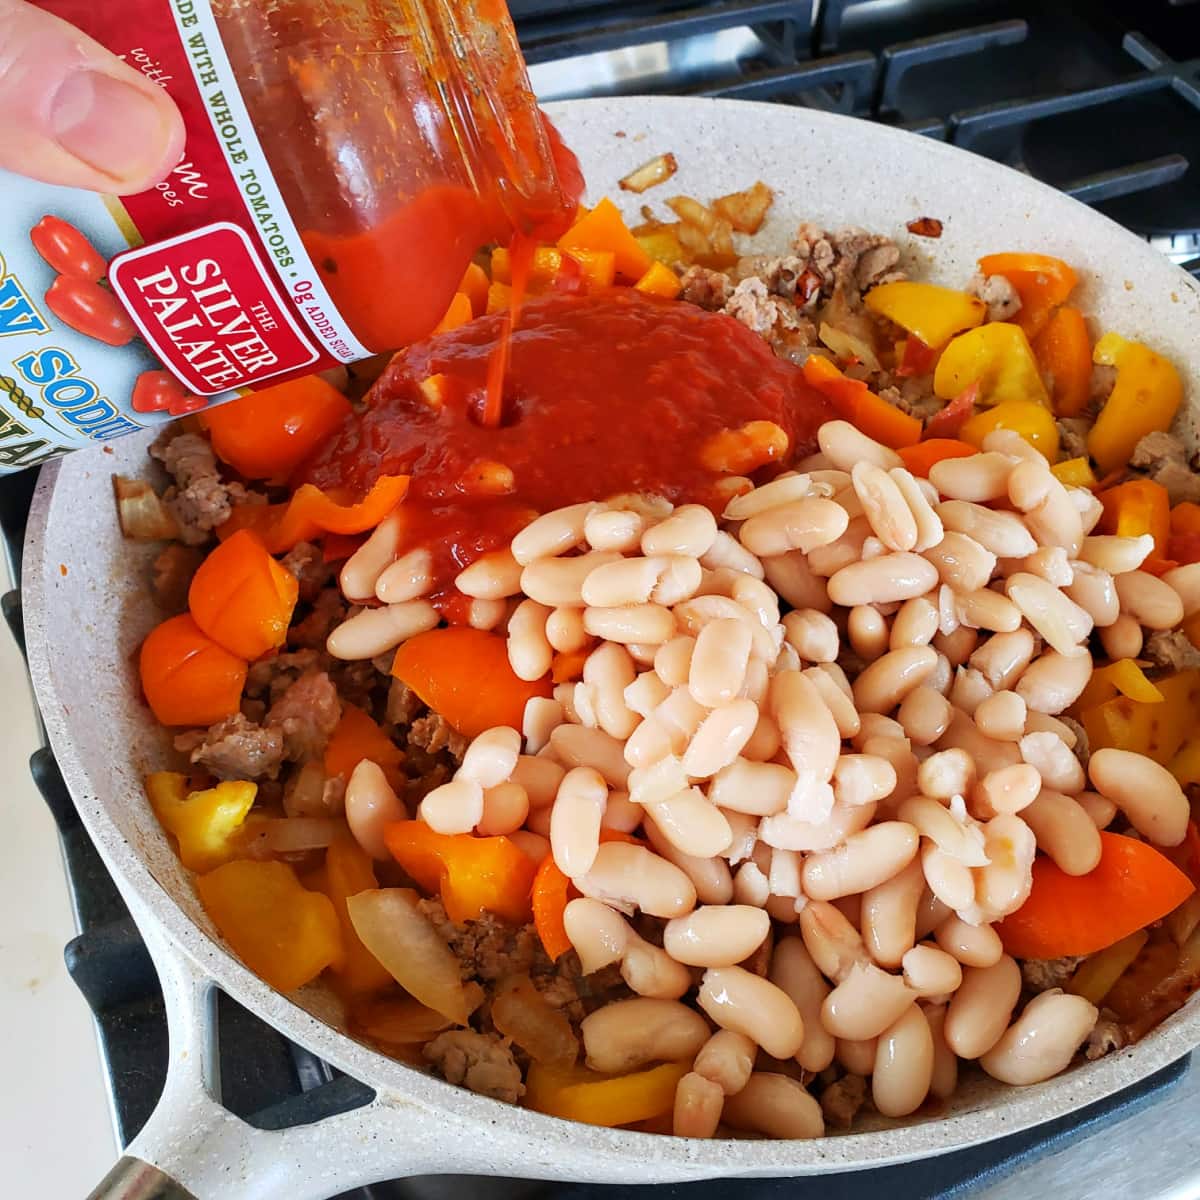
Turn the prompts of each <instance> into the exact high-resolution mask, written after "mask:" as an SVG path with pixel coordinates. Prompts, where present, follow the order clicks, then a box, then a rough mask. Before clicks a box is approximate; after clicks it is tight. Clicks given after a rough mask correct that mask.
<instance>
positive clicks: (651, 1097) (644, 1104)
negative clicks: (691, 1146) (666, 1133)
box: [525, 1060, 692, 1127]
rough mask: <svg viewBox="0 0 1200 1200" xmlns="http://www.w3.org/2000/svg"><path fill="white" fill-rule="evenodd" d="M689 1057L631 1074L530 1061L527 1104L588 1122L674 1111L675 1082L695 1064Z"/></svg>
mask: <svg viewBox="0 0 1200 1200" xmlns="http://www.w3.org/2000/svg"><path fill="white" fill-rule="evenodd" d="M691 1067H692V1064H691V1062H690V1060H689V1061H687V1062H669V1063H662V1064H660V1065H659V1066H657V1067H647V1068H646V1069H645V1070H642V1071H634V1072H633V1073H632V1074H629V1075H601V1074H599V1073H598V1072H596V1071H589V1070H588V1069H587V1068H586V1067H568V1068H563V1067H549V1066H544V1065H543V1064H542V1063H537V1062H535V1063H531V1064H530V1067H529V1071H528V1073H527V1075H526V1079H525V1107H526V1108H532V1109H533V1110H534V1111H535V1112H540V1113H546V1114H548V1115H549V1116H552V1117H561V1118H562V1119H563V1120H564V1121H579V1122H582V1123H583V1124H585V1125H607V1126H610V1127H611V1126H615V1125H632V1124H633V1123H634V1122H636V1121H649V1120H651V1119H652V1118H654V1117H661V1116H663V1115H664V1114H665V1113H669V1112H670V1111H671V1109H672V1108H673V1107H674V1104H675V1088H676V1085H677V1084H678V1083H679V1081H680V1080H681V1079H682V1078H683V1077H684V1076H685V1075H686V1074H687V1073H688V1071H690V1070H691Z"/></svg>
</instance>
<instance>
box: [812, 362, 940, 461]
mask: <svg viewBox="0 0 1200 1200" xmlns="http://www.w3.org/2000/svg"><path fill="white" fill-rule="evenodd" d="M804 382H805V383H807V384H808V385H809V387H811V388H815V389H816V390H817V391H818V392H820V393H821V394H822V395H824V396H826V397H827V398H828V399H829V400H830V402H831V403H832V405H833V408H834V410H835V411H836V412H837V414H838V416H839V417H841V418H842V419H843V420H846V421H849V422H850V423H851V424H852V425H854V426H855V427H856V428H857V429H859V430H861V431H862V432H863V433H865V434H866V435H867V437H869V438H874V439H875V440H876V441H877V442H882V443H883V445H885V446H891V447H892V449H893V450H895V449H898V448H899V447H900V446H913V445H915V444H916V443H917V442H919V441H920V440H921V422H920V421H918V420H917V419H916V417H912V416H909V414H908V413H906V412H901V411H900V409H898V408H895V407H894V406H893V405H891V404H889V403H888V402H887V401H886V400H881V399H880V398H879V397H878V396H876V395H875V393H874V392H872V391H871V390H870V388H868V387H867V385H866V384H865V383H863V382H862V381H861V380H859V379H848V378H847V377H846V376H845V375H843V374H842V372H841V371H839V370H838V368H837V367H836V366H835V365H834V364H833V363H832V362H830V361H829V359H827V358H823V357H821V356H820V355H818V354H810V355H809V356H808V358H807V359H806V360H805V362H804Z"/></svg>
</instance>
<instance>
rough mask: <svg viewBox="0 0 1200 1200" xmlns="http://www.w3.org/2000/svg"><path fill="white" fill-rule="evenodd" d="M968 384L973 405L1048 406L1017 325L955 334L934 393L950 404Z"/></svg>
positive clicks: (940, 366)
mask: <svg viewBox="0 0 1200 1200" xmlns="http://www.w3.org/2000/svg"><path fill="white" fill-rule="evenodd" d="M869 294H870V293H868V295H869ZM921 340H922V341H924V338H922V339H921ZM973 383H977V384H979V397H978V400H977V403H978V404H980V405H983V406H984V407H985V408H986V407H990V406H991V405H993V404H1003V403H1005V402H1006V401H1009V400H1020V401H1023V402H1026V403H1034V404H1041V405H1044V406H1045V407H1047V408H1049V406H1050V397H1049V396H1048V395H1047V394H1046V387H1045V384H1043V383H1042V375H1041V372H1040V371H1039V370H1038V365H1037V359H1035V358H1034V356H1033V350H1032V348H1031V347H1030V345H1029V339H1028V338H1027V337H1026V336H1025V331H1024V330H1023V329H1022V328H1021V327H1020V326H1019V325H1010V324H1008V323H1007V322H1005V321H993V322H991V323H990V324H988V325H980V326H979V328H978V329H970V330H968V331H967V332H966V333H960V334H959V335H958V337H956V338H955V339H954V340H953V341H952V342H951V343H950V344H949V345H948V346H947V347H946V348H945V350H943V351H942V356H941V358H939V359H938V364H937V368H936V369H935V370H934V372H933V390H934V391H935V392H936V393H937V394H938V395H939V396H940V397H941V398H942V399H943V400H952V399H954V397H955V396H958V395H960V394H961V393H962V392H963V391H965V390H966V389H967V388H968V387H970V386H971V384H973Z"/></svg>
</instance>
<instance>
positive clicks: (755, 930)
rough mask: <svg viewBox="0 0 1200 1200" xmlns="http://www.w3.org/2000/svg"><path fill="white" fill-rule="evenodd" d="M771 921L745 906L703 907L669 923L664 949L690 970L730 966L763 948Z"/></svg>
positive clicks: (666, 929)
mask: <svg viewBox="0 0 1200 1200" xmlns="http://www.w3.org/2000/svg"><path fill="white" fill-rule="evenodd" d="M770 928H771V918H770V917H768V916H767V914H766V913H765V912H764V911H763V910H762V909H761V908H754V907H752V906H750V905H746V904H726V905H721V906H713V905H705V906H702V907H701V908H697V909H696V910H695V911H694V912H692V913H689V914H688V915H687V916H686V917H676V918H675V920H673V921H668V922H667V924H666V926H665V928H664V929H663V949H664V950H666V952H667V953H668V954H669V955H670V956H671V957H672V958H673V959H675V961H676V962H681V963H684V964H686V965H687V966H690V967H732V966H735V965H736V964H737V963H740V962H741V961H742V960H743V959H745V958H749V957H750V955H751V954H753V953H754V951H755V950H757V949H758V947H759V946H760V945H762V943H763V940H764V939H765V938H766V936H767V934H768V932H770Z"/></svg>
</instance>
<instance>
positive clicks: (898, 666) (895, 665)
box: [853, 646, 937, 713]
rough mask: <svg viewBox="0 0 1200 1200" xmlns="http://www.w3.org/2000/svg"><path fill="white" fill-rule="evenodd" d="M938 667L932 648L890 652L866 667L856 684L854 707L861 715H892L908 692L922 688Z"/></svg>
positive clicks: (910, 648) (920, 647)
mask: <svg viewBox="0 0 1200 1200" xmlns="http://www.w3.org/2000/svg"><path fill="white" fill-rule="evenodd" d="M936 666H937V651H936V650H934V649H933V648H932V647H930V646H905V647H903V648H902V649H899V650H890V651H888V653H886V654H884V655H882V656H881V657H879V658H877V659H876V660H875V661H874V662H872V663H871V664H870V665H869V666H867V667H866V668H865V669H864V670H863V671H862V672H861V673H860V674H859V676H858V678H857V679H856V680H855V681H854V689H853V690H854V703H855V706H856V707H857V709H858V711H859V712H860V713H865V712H871V713H889V712H891V711H892V709H894V708H895V707H896V706H897V705H898V704H899V703H900V702H901V701H902V700H903V699H904V697H905V696H907V695H908V694H909V692H911V691H913V690H914V689H915V688H918V687H920V686H921V684H923V683H924V682H925V681H926V680H927V679H928V678H929V676H930V675H932V674H933V670H934V668H935V667H936Z"/></svg>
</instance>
